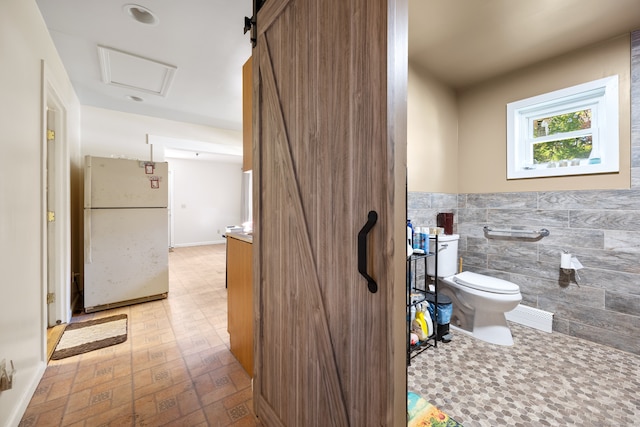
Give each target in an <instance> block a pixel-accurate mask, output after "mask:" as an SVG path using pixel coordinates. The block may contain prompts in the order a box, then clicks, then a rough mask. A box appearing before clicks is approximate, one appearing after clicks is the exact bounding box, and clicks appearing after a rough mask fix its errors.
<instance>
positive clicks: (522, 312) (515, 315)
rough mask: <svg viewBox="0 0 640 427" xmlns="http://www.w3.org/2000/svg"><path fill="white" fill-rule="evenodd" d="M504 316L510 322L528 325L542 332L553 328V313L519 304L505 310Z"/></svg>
mask: <svg viewBox="0 0 640 427" xmlns="http://www.w3.org/2000/svg"><path fill="white" fill-rule="evenodd" d="M504 316H505V317H506V318H507V320H508V321H510V322H515V323H518V324H520V325H524V326H529V327H530V328H534V329H538V330H540V331H543V332H551V331H552V330H553V313H551V312H548V311H544V310H540V309H538V308H533V307H529V306H527V305H522V304H519V305H518V306H517V307H516V308H515V309H514V310H511V311H509V312H506V313H505V314H504Z"/></svg>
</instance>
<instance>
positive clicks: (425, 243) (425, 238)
mask: <svg viewBox="0 0 640 427" xmlns="http://www.w3.org/2000/svg"><path fill="white" fill-rule="evenodd" d="M420 249H422V250H423V251H424V253H425V254H426V253H429V228H427V227H422V231H421V235H420Z"/></svg>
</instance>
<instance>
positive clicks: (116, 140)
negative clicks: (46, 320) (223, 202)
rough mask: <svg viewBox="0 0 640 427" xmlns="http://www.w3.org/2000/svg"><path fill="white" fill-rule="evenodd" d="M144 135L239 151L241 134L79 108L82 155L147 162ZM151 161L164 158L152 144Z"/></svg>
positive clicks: (161, 152)
mask: <svg viewBox="0 0 640 427" xmlns="http://www.w3.org/2000/svg"><path fill="white" fill-rule="evenodd" d="M147 134H149V135H151V136H152V137H153V136H157V137H162V138H173V139H175V140H184V141H185V142H187V141H189V142H192V141H200V142H202V143H212V144H216V145H222V146H232V147H237V148H238V149H239V150H241V149H242V132H240V131H235V130H227V129H218V128H213V127H209V126H202V125H194V124H190V123H183V122H176V121H172V120H166V119H159V118H155V117H148V116H141V115H138V114H131V113H123V112H119V111H113V110H106V109H103V108H97V107H90V106H86V105H84V106H82V155H83V156H85V155H91V156H99V157H111V156H114V157H127V158H132V159H140V160H145V159H148V158H149V156H150V149H149V145H148V144H147V140H146V135H147ZM152 140H153V138H152ZM172 148H180V147H176V146H174V147H172ZM185 148H188V147H185ZM240 152H241V151H240ZM153 159H154V160H156V161H162V160H163V159H164V152H163V147H161V146H155V145H154V147H153Z"/></svg>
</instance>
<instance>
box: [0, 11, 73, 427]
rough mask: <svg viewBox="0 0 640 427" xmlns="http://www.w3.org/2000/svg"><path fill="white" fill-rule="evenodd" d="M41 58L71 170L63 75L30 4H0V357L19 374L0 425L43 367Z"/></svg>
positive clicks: (2, 395) (18, 407)
mask: <svg viewBox="0 0 640 427" xmlns="http://www.w3.org/2000/svg"><path fill="white" fill-rule="evenodd" d="M42 60H44V62H45V64H46V67H47V70H48V74H49V76H50V77H51V80H52V83H53V85H54V87H55V90H56V92H57V93H58V95H59V96H60V98H61V100H62V101H63V103H64V105H65V107H66V110H67V123H66V128H67V132H66V135H67V138H66V139H67V141H66V145H67V147H68V150H69V160H68V161H66V162H65V164H64V165H58V166H59V167H62V168H67V169H71V171H73V170H76V168H77V167H78V164H77V162H78V154H79V144H80V116H79V115H80V106H79V103H78V100H77V97H76V95H75V93H74V91H73V89H72V88H71V84H70V82H69V79H68V76H67V74H66V72H65V70H64V67H63V66H62V63H61V61H60V58H59V57H58V54H57V51H56V50H55V47H54V45H53V42H52V41H51V38H50V37H49V33H48V31H47V29H46V26H45V25H44V21H43V20H42V17H41V15H40V12H39V10H38V8H37V6H36V3H35V1H33V0H2V1H0V63H1V64H2V67H0V94H2V95H1V96H0V129H2V134H1V136H0V150H2V155H1V156H0V173H1V175H0V243H1V244H0V272H2V279H1V280H0V359H7V360H13V362H14V364H15V367H16V369H17V372H16V375H15V377H14V384H13V389H11V390H7V391H3V392H0V426H17V425H18V423H19V422H20V419H21V417H22V414H23V412H24V410H25V408H26V406H27V404H28V403H29V400H30V398H31V396H32V393H33V391H34V390H35V388H36V387H37V385H38V382H39V380H40V378H41V376H42V373H43V372H44V369H45V367H46V347H45V343H46V334H45V331H46V323H45V322H46V319H45V316H44V314H45V310H44V307H45V305H44V294H45V292H46V290H45V289H46V288H45V283H44V282H45V279H44V273H45V260H44V259H43V254H45V252H43V248H44V247H45V243H46V241H45V236H44V234H43V228H44V222H43V218H44V210H45V207H44V204H43V203H42V198H43V194H44V186H43V185H42V182H43V181H42V179H43V168H42V163H41V156H42V152H43V143H42V141H43V138H42V136H43V129H42V71H41V70H42V65H41V62H42ZM61 190H62V189H61ZM67 194H68V190H67ZM67 197H68V196H67ZM67 203H69V201H68V200H67ZM65 216H66V218H65V217H62V218H57V219H58V220H61V221H69V218H68V216H69V212H68V210H67V212H66V214H65ZM65 256H66V257H67V258H68V254H66V255H65ZM66 262H69V261H68V259H67V261H66Z"/></svg>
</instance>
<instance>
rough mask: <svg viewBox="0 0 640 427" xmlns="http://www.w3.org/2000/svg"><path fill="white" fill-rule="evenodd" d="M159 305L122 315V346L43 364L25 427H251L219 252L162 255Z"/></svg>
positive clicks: (202, 249) (247, 384) (220, 248)
mask: <svg viewBox="0 0 640 427" xmlns="http://www.w3.org/2000/svg"><path fill="white" fill-rule="evenodd" d="M169 270H170V275H169V277H170V291H169V298H167V299H165V300H162V301H154V302H148V303H144V304H138V305H133V306H129V307H123V308H118V309H113V310H108V311H103V312H98V313H93V314H82V315H78V316H75V317H74V318H73V321H82V320H87V319H90V318H96V317H106V316H111V315H113V314H120V313H125V314H127V315H128V318H129V324H128V327H129V336H128V339H127V341H126V342H124V343H122V344H118V345H115V346H112V347H107V348H105V349H102V350H97V351H93V352H90V353H85V354H82V355H79V356H73V357H69V358H66V359H62V360H58V361H51V362H50V363H49V366H48V367H47V369H46V371H45V374H44V376H43V378H42V380H41V381H40V384H39V385H38V388H37V389H36V391H35V393H34V396H33V398H32V399H31V402H30V403H29V406H28V408H27V410H26V412H25V414H24V416H23V418H22V421H21V422H20V426H21V427H27V426H86V427H94V426H160V425H170V426H259V425H260V423H259V421H258V420H257V419H256V418H255V416H254V414H253V400H252V392H251V379H250V378H249V376H248V375H247V373H246V372H245V371H244V370H243V369H242V367H241V366H240V364H239V363H238V362H237V360H236V359H235V358H234V357H233V355H232V354H231V352H230V351H229V335H228V333H227V292H226V289H225V245H211V246H197V247H187V248H177V249H175V250H174V251H173V252H171V253H170V254H169Z"/></svg>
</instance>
